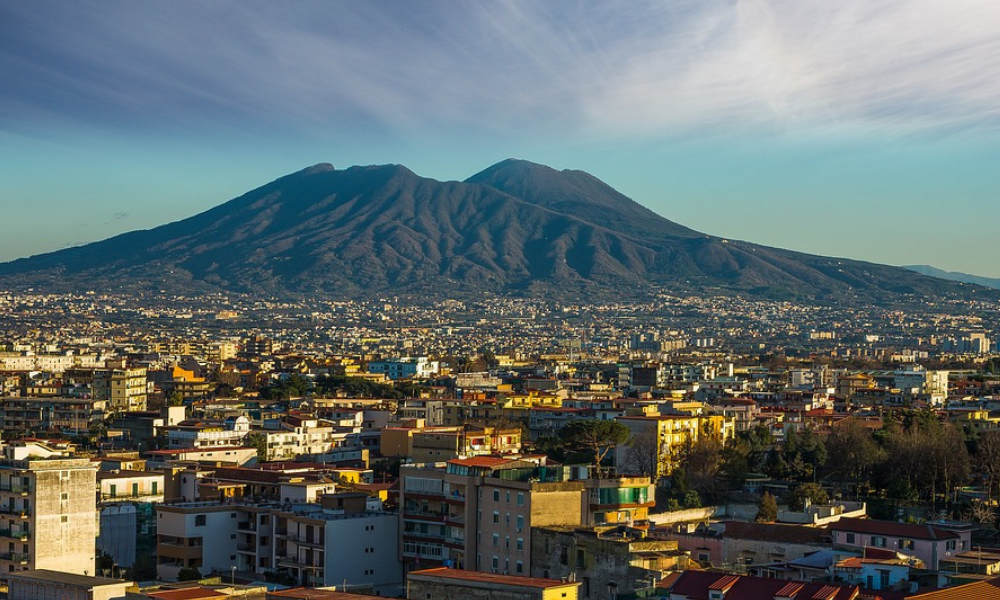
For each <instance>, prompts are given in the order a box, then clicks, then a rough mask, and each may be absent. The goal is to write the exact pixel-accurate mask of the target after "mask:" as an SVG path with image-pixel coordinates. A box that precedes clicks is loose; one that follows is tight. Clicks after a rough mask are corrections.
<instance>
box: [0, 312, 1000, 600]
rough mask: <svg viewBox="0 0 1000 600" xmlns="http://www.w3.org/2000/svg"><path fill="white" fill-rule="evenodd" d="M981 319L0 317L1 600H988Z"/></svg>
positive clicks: (999, 374)
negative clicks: (377, 599)
mask: <svg viewBox="0 0 1000 600" xmlns="http://www.w3.org/2000/svg"><path fill="white" fill-rule="evenodd" d="M995 312H996V308H995V306H993V305H992V304H989V303H983V305H981V306H977V305H975V303H969V302H944V303H942V304H940V305H934V304H930V303H928V304H926V305H923V306H921V307H916V308H913V309H912V310H910V309H907V310H903V309H899V308H893V309H889V308H880V307H870V308H867V309H866V308H863V307H862V308H858V307H851V308H837V307H836V306H829V305H827V306H811V305H803V304H796V303H792V302H779V301H765V300H749V299H746V298H745V297H737V296H719V297H711V296H698V297H687V296H673V295H669V294H661V295H660V296H659V297H657V298H655V299H651V300H650V301H648V302H645V303H639V304H635V303H627V302H622V303H606V304H593V305H589V304H560V303H557V302H553V301H542V300H526V299H517V298H503V297H489V298H483V299H482V300H481V301H457V300H440V301H438V300H429V299H425V300H421V299H415V298H397V297H386V298H382V299H379V300H377V301H366V302H349V301H345V302H334V301H324V300H302V301H290V300H272V301H268V300H261V299H252V298H249V297H245V296H226V295H207V296H199V297H183V296H182V297H170V296H166V295H164V296H163V297H152V296H149V297H144V298H135V297H133V296H115V295H106V294H99V293H84V294H67V295H53V294H42V293H30V292H28V293H17V294H15V293H8V294H4V295H0V324H2V331H3V336H2V339H0V392H2V393H0V428H2V432H3V438H2V439H3V442H2V446H3V449H2V451H3V459H2V461H0V538H2V540H0V573H2V576H3V577H4V578H5V581H6V586H7V590H8V595H9V597H11V598H36V597H37V598H42V597H45V598H55V597H60V598H61V597H66V598H69V597H81V598H83V597H87V598H130V599H132V598H135V599H139V598H156V599H161V600H169V599H175V598H185V599H200V598H205V599H209V598H211V599H215V598H230V597H235V598H330V599H334V600H347V599H365V598H371V597H372V596H385V597H405V598H421V599H425V598H435V599H437V598H484V599H485V598H491V599H506V598H511V599H513V598H525V597H529V598H540V599H543V598H544V599H547V598H580V599H588V598H593V599H604V598H613V599H619V600H625V599H631V598H671V599H676V600H682V599H696V598H697V599H709V600H714V599H717V598H718V599H729V600H739V599H745V598H780V599H795V600H801V599H803V598H812V599H815V598H824V599H827V600H834V599H837V600H842V599H848V600H853V599H855V598H863V599H872V600H874V599H876V598H881V599H883V600H891V599H895V598H920V599H932V598H939V597H940V598H959V597H962V598H964V597H969V598H972V597H992V596H975V594H977V593H982V592H983V591H984V590H985V591H987V592H989V591H992V590H998V589H1000V588H998V587H997V580H996V579H995V578H996V576H997V575H998V574H1000V537H998V530H997V524H998V513H997V507H996V502H997V497H998V492H1000V352H998V347H997V340H998V339H1000V331H997V329H996V327H997V325H996V324H997V322H998V321H997V319H996V318H995V317H996V315H995ZM956 593H960V594H963V595H961V596H956V595H948V594H956ZM44 594H48V595H44ZM81 594H83V595H81ZM86 594H91V595H89V596H88V595H86ZM965 594H967V595H965Z"/></svg>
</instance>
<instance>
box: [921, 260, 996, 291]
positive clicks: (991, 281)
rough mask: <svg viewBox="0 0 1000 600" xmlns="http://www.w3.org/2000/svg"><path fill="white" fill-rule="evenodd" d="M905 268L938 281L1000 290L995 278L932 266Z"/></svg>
mask: <svg viewBox="0 0 1000 600" xmlns="http://www.w3.org/2000/svg"><path fill="white" fill-rule="evenodd" d="M903 268H904V269H909V270H910V271H913V272H915V273H920V274H922V275H928V276H930V277H937V278H938V279H947V280H948V281H958V282H960V283H972V284H975V285H981V286H985V287H988V288H993V289H997V290H1000V279H996V278H993V277H983V276H981V275H970V274H968V273H960V272H958V271H945V270H944V269H938V268H937V267H932V266H930V265H908V266H905V267H903Z"/></svg>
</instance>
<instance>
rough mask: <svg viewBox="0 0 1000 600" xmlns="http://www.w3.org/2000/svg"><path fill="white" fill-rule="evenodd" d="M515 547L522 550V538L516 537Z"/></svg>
mask: <svg viewBox="0 0 1000 600" xmlns="http://www.w3.org/2000/svg"><path fill="white" fill-rule="evenodd" d="M517 549H518V550H524V538H517Z"/></svg>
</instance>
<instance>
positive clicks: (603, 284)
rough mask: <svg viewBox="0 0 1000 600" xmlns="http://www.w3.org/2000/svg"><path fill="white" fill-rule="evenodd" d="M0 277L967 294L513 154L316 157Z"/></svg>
mask: <svg viewBox="0 0 1000 600" xmlns="http://www.w3.org/2000/svg"><path fill="white" fill-rule="evenodd" d="M0 284H4V285H9V286H15V287H17V286H21V287H23V286H31V285H45V286H46V287H50V288H61V287H62V288H68V289H82V288H94V287H102V288H111V289H120V288H130V287H131V288H135V287H137V288H150V289H153V288H157V287H175V288H181V289H191V290H194V291H204V290H226V291H235V292H242V293H248V292H267V293H273V294H281V293H312V294H323V295H332V296H337V295H343V296H363V295H367V294H372V293H379V292H384V291H389V290H396V291H407V290H410V291H413V290H417V291H420V292H435V293H441V294H445V295H447V294H455V293H477V292H480V291H486V292H495V293H526V294H530V293H542V292H545V291H548V292H551V293H555V294H559V293H567V294H568V293H577V292H579V293H582V294H598V295H609V296H613V295H614V294H615V293H622V292H623V291H628V290H638V289H643V290H645V289H648V290H656V289H664V288H667V289H673V290H690V291H692V292H698V291H699V290H704V289H705V288H709V287H710V288H724V289H729V290H733V291H739V292H746V293H751V294H764V295H769V296H776V297H828V296H831V295H837V296H843V297H845V298H849V297H851V296H854V295H857V294H866V295H870V296H878V295H885V294H904V295H905V294H947V293H959V294H968V293H975V290H974V289H971V288H970V286H963V285H962V284H955V283H948V282H944V281H942V280H939V279H933V278H930V277H926V276H923V275H920V274H917V273H914V272H911V271H907V270H904V269H901V268H897V267H888V266H884V265H876V264H873V263H866V262H862V261H852V260H848V259H838V258H827V257H819V256H813V255H809V254H803V253H798V252H794V251H791V250H781V249H775V248H768V247H766V246H761V245H757V244H752V243H749V242H744V241H738V240H728V239H723V238H719V237H716V236H711V235H707V234H704V233H700V232H697V231H695V230H693V229H690V228H688V227H685V226H683V225H681V224H678V223H675V222H673V221H670V220H669V219H667V218H665V217H663V216H661V215H659V214H657V213H655V212H653V211H651V210H649V209H648V208H646V207H645V206H642V205H641V204H639V203H637V202H635V201H634V200H632V199H630V198H628V197H626V196H624V195H623V194H621V193H620V192H618V191H617V190H614V189H613V188H612V187H611V186H609V185H607V184H606V183H604V182H603V181H601V180H600V179H598V178H596V177H594V176H593V175H590V174H588V173H585V172H583V171H574V170H563V171H557V170H555V169H552V168H550V167H547V166H544V165H539V164H536V163H531V162H528V161H522V160H518V159H507V160H504V161H501V162H499V163H497V164H495V165H492V166H491V167H488V168H486V169H484V170H482V171H480V172H478V173H476V174H475V175H472V176H471V177H469V178H468V179H466V180H465V181H443V182H442V181H437V180H434V179H430V178H426V177H421V176H419V175H417V174H416V173H414V172H413V171H411V170H409V169H408V168H406V167H405V166H402V165H372V166H353V167H348V168H346V169H339V170H338V169H336V168H335V167H334V166H333V165H331V164H329V163H317V164H315V165H312V166H310V167H306V168H304V169H301V170H299V171H296V172H294V173H290V174H288V175H285V176H283V177H279V178H278V179H275V180H274V181H271V182H269V183H266V184H264V185H262V186H260V187H258V188H256V189H253V190H251V191H249V192H247V193H245V194H242V195H240V196H238V197H236V198H233V199H232V200H229V201H228V202H225V203H222V204H220V205H218V206H215V207H213V208H211V209H209V210H207V211H204V212H202V213H199V214H196V215H193V216H191V217H188V218H186V219H182V220H179V221H175V222H172V223H167V224H165V225H162V226H159V227H156V228H153V229H148V230H139V231H133V232H128V233H125V234H121V235H119V236H115V237H112V238H109V239H106V240H102V241H98V242H94V243H92V244H87V245H85V246H79V247H76V248H67V249H63V250H59V251H56V252H51V253H47V254H42V255H37V256H33V257H27V258H22V259H18V260H15V261H11V262H7V263H3V264H0ZM970 289H971V292H970Z"/></svg>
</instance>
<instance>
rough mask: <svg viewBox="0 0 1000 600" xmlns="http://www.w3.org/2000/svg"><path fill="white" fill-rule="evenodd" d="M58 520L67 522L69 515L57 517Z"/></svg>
mask: <svg viewBox="0 0 1000 600" xmlns="http://www.w3.org/2000/svg"><path fill="white" fill-rule="evenodd" d="M59 520H60V521H61V522H63V523H69V517H67V516H66V515H63V516H61V517H59Z"/></svg>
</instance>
